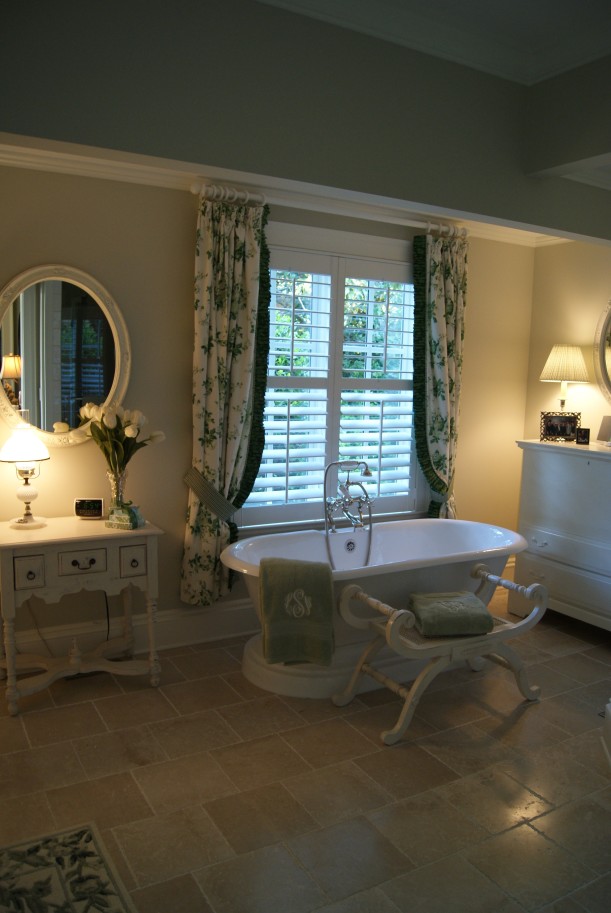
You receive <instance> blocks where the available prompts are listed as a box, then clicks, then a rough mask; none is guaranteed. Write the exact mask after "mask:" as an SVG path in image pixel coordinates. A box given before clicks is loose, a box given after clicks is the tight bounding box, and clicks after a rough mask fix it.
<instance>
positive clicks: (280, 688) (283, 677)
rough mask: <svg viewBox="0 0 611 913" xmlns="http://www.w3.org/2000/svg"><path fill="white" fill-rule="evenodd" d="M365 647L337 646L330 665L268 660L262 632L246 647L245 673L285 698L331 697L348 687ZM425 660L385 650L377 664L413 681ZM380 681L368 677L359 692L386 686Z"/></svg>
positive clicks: (253, 681)
mask: <svg viewBox="0 0 611 913" xmlns="http://www.w3.org/2000/svg"><path fill="white" fill-rule="evenodd" d="M362 650H363V643H362V642H359V643H352V644H345V645H343V646H340V647H338V648H337V649H336V651H335V653H334V654H333V662H332V663H331V665H330V666H317V665H314V663H294V664H290V665H286V664H285V663H271V664H270V663H267V662H266V661H265V659H264V658H263V651H262V647H261V635H260V634H257V635H256V636H255V637H253V638H251V639H250V640H249V641H248V642H247V644H246V645H245V647H244V656H243V659H242V672H243V674H244V677H245V678H247V679H248V681H249V682H251V683H252V684H253V685H256V686H257V687H258V688H263V690H264V691H271V692H273V693H274V694H281V695H284V696H285V697H309V698H319V699H320V698H330V697H331V696H332V695H333V694H336V693H337V692H338V691H341V690H342V689H343V688H345V687H346V683H347V682H348V681H349V680H350V676H351V675H352V672H353V670H354V667H355V665H356V663H357V662H358V659H359V656H360V654H361V652H362ZM424 665H425V663H424V662H423V661H421V660H409V659H405V658H403V657H399V656H397V654H396V653H393V652H392V651H390V650H388V651H382V652H381V653H380V654H379V658H377V659H376V666H377V667H378V668H380V669H382V670H383V671H384V672H385V673H386V674H388V675H389V676H391V677H392V678H395V679H397V680H398V681H413V680H414V679H415V678H416V677H417V676H418V674H419V673H420V670H421V669H422V668H423V666H424ZM382 687H383V685H380V684H379V683H378V682H376V681H373V680H372V679H369V678H365V679H364V680H363V682H362V686H361V687H360V689H359V693H362V692H364V691H373V690H376V689H378V688H382Z"/></svg>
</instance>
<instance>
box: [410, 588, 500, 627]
mask: <svg viewBox="0 0 611 913" xmlns="http://www.w3.org/2000/svg"><path fill="white" fill-rule="evenodd" d="M409 609H410V611H411V612H413V613H414V615H415V616H416V628H417V629H418V631H419V632H420V633H421V634H422V635H423V637H455V636H457V635H468V634H471V635H475V634H487V633H488V631H492V628H493V627H494V621H493V618H492V615H491V614H490V613H489V611H488V609H487V608H486V606H485V605H484V603H483V602H482V601H481V599H478V597H477V596H476V595H475V593H470V592H469V591H468V590H461V591H460V592H457V593H412V595H411V597H410V600H409Z"/></svg>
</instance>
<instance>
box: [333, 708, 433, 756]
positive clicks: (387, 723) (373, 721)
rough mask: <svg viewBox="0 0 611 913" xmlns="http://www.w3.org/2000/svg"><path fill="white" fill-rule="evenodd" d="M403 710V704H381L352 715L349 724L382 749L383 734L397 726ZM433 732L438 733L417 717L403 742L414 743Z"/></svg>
mask: <svg viewBox="0 0 611 913" xmlns="http://www.w3.org/2000/svg"><path fill="white" fill-rule="evenodd" d="M401 708H402V704H399V703H397V702H396V701H392V702H391V703H388V704H380V706H379V707H368V708H367V709H365V710H358V711H357V712H356V713H353V714H351V715H350V717H349V718H348V719H347V722H348V723H350V725H351V726H354V728H355V729H357V730H358V731H359V732H360V733H362V734H363V735H364V736H366V737H367V738H368V739H370V740H371V741H372V742H373V744H374V745H376V746H377V747H378V748H380V747H381V746H382V745H383V742H382V733H383V732H386V731H387V730H388V729H392V728H393V727H394V726H395V724H396V722H397V719H398V717H399V714H400V712H401ZM433 732H436V729H435V728H434V727H433V726H431V725H430V723H426V722H425V721H424V720H423V719H421V718H420V717H419V716H417V715H416V716H414V717H413V718H412V721H411V723H410V724H409V726H408V727H407V729H406V731H405V733H404V734H403V738H402V741H403V742H414V741H416V740H417V739H420V738H422V737H423V736H425V735H431V734H432V733H433Z"/></svg>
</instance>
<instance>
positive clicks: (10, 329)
mask: <svg viewBox="0 0 611 913" xmlns="http://www.w3.org/2000/svg"><path fill="white" fill-rule="evenodd" d="M0 344H1V346H2V351H3V352H7V351H8V352H10V353H11V354H10V355H8V356H7V355H5V356H4V357H3V370H2V380H3V381H6V382H7V384H8V381H9V380H12V381H13V384H12V387H11V385H10V384H9V388H10V389H12V393H13V396H14V397H16V398H17V399H18V402H19V403H20V405H21V408H22V409H27V410H28V411H29V414H30V422H31V423H32V424H33V425H36V426H37V427H38V428H41V429H42V430H43V431H53V425H54V424H55V423H56V422H64V423H66V424H67V425H68V426H69V427H71V428H74V427H75V426H76V425H78V423H79V416H78V412H79V409H80V408H81V406H82V405H84V404H85V403H87V402H92V403H103V402H104V400H105V399H106V397H107V396H108V394H109V392H110V388H111V386H112V381H113V378H114V375H115V351H114V343H113V338H112V330H111V328H110V324H109V323H108V320H107V319H106V316H105V314H104V312H103V311H102V309H101V308H100V306H99V305H98V304H97V302H96V301H94V299H93V298H92V297H91V295H90V294H88V292H86V291H85V290H84V289H82V288H79V286H78V285H73V284H72V283H70V282H63V281H61V280H55V279H48V280H46V281H44V282H37V283H35V284H34V285H31V286H30V287H29V288H27V289H25V291H23V292H22V293H21V294H20V295H19V296H18V297H17V298H16V299H15V300H14V301H13V302H12V304H11V307H10V313H7V314H6V315H5V317H4V320H3V321H2V325H1V326H0ZM19 356H22V357H21V358H20V361H21V371H20V372H17V371H15V370H13V371H11V367H12V366H13V365H14V362H15V361H16V359H17V357H19ZM5 392H6V388H5ZM9 398H10V397H9Z"/></svg>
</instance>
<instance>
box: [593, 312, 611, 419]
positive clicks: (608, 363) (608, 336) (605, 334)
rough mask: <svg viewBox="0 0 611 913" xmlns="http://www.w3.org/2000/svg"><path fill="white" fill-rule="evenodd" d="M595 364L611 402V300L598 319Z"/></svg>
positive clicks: (603, 391) (600, 383) (600, 382)
mask: <svg viewBox="0 0 611 913" xmlns="http://www.w3.org/2000/svg"><path fill="white" fill-rule="evenodd" d="M594 366H595V368H596V377H597V379H598V383H599V386H600V389H601V391H602V393H603V394H604V395H605V396H606V397H607V399H608V400H609V402H611V301H610V302H609V304H608V305H607V307H606V309H605V310H604V311H603V313H602V315H601V318H600V320H599V321H598V327H597V329H596V338H595V340H594Z"/></svg>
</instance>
